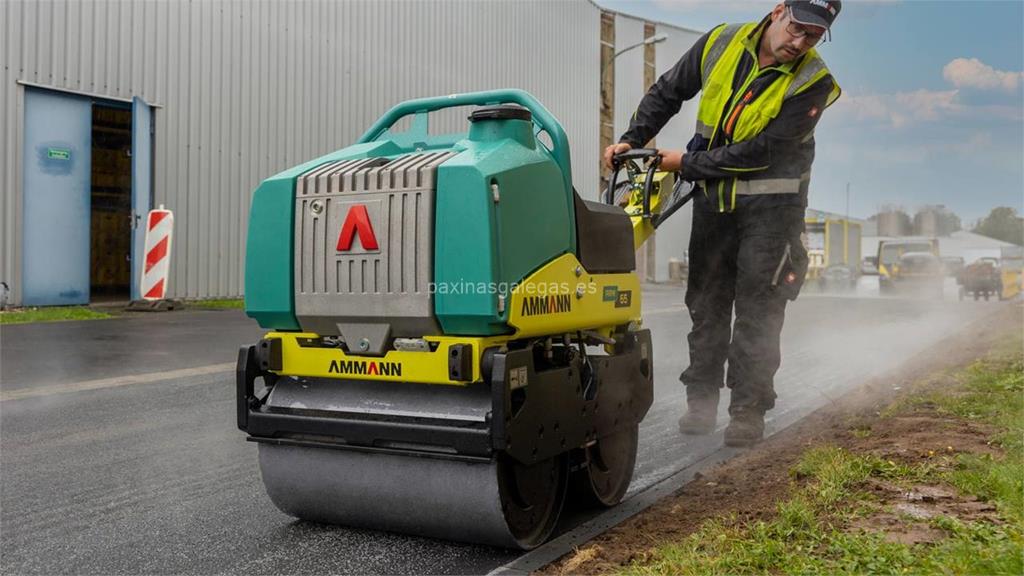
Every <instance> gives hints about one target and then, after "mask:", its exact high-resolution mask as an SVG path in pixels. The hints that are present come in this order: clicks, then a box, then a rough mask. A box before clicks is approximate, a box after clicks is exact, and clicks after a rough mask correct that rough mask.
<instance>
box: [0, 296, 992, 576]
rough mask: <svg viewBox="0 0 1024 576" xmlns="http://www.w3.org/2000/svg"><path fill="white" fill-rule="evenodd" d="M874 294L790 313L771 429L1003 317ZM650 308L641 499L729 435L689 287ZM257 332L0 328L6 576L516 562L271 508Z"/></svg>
mask: <svg viewBox="0 0 1024 576" xmlns="http://www.w3.org/2000/svg"><path fill="white" fill-rule="evenodd" d="M876 291H877V289H874V290H873V289H872V287H871V286H861V287H860V288H859V289H858V292H856V293H853V294H847V295H840V296H824V295H813V294H807V295H806V296H801V298H800V300H799V301H798V302H796V303H794V304H792V305H791V306H790V309H789V314H788V315H787V319H786V328H785V330H784V333H783V366H782V369H781V370H780V371H779V374H778V376H777V378H776V389H777V391H778V393H779V400H778V406H777V407H776V410H774V411H773V412H772V413H770V416H771V417H772V418H775V419H777V421H782V420H785V419H789V420H791V419H792V418H793V417H795V416H799V415H802V414H805V413H807V412H809V411H810V410H813V409H814V408H817V407H819V406H821V405H823V404H826V403H828V402H830V401H832V400H833V399H835V398H836V397H838V396H839V395H841V394H842V393H843V392H844V391H846V390H849V389H850V388H851V387H853V386H855V385H857V384H859V383H862V382H864V381H866V380H868V379H870V378H871V377H873V376H877V375H880V374H884V373H885V372H886V371H888V370H891V369H893V368H895V367H896V366H898V365H900V364H901V363H902V362H903V361H904V360H906V359H907V358H908V357H909V356H911V355H913V354H916V353H919V352H922V351H924V350H925V349H927V348H928V347H929V346H930V345H931V344H933V343H935V342H937V341H939V340H941V339H942V338H944V337H945V336H947V335H949V334H951V333H953V332H956V331H957V330H959V329H960V328H961V327H962V326H963V325H964V324H966V323H969V322H973V321H976V320H978V319H981V318H983V317H984V316H986V315H988V314H992V313H999V311H1000V310H1005V307H1004V306H1005V305H1002V304H999V303H994V302H992V303H985V302H981V303H975V302H956V301H950V300H947V301H944V302H937V301H932V302H919V301H911V300H903V299H883V298H878V297H877V296H876V294H875V292H876ZM644 309H645V325H646V326H647V327H649V328H651V330H652V332H653V334H654V338H655V385H656V389H655V405H654V406H653V407H652V409H651V411H650V413H649V414H648V416H647V418H646V420H645V421H644V423H643V424H642V426H641V436H640V441H641V447H640V455H639V457H638V461H637V470H636V474H635V476H634V483H633V486H632V487H631V494H634V493H636V491H638V490H641V489H643V488H645V487H648V486H651V485H652V484H654V483H655V482H657V481H658V480H660V479H662V478H665V477H666V476H668V475H669V474H671V473H672V472H674V471H675V470H678V469H680V468H682V467H683V466H686V465H688V464H691V463H693V462H695V461H696V460H698V459H699V458H700V457H701V456H703V455H706V454H709V453H711V452H713V451H715V450H716V449H717V448H719V446H720V445H721V432H720V431H719V433H718V434H716V435H714V436H710V437H702V438H692V437H683V436H680V435H679V433H678V431H677V428H676V420H677V419H678V417H679V415H680V412H681V410H682V405H683V398H684V390H683V387H682V385H681V384H680V383H679V381H678V379H677V378H678V375H679V373H680V371H681V370H682V369H683V367H685V366H686V364H687V362H688V360H687V351H686V346H685V341H686V333H687V331H688V330H689V327H690V322H689V318H688V317H687V315H686V310H685V309H684V308H683V305H682V292H681V290H680V289H678V288H674V287H668V286H652V287H649V288H646V289H645V291H644ZM260 334H261V330H260V329H259V328H258V327H257V326H256V325H255V324H254V323H253V322H251V321H249V320H247V319H246V318H244V316H242V314H241V313H239V312H237V311H225V312H190V311H186V312H171V313H165V314H154V315H141V316H134V317H130V318H123V319H116V320H101V321H90V322H64V323H55V324H36V325H13V326H3V327H2V328H0V572H3V573H5V574H27V573H36V574H38V573H45V574H142V573H146V574H171V573H173V574H220V573H231V574H234V573H246V574H313V573H317V574H319V573H329V572H330V573H360V574H466V573H469V574H476V573H485V572H488V571H489V570H491V569H492V568H495V567H498V566H500V565H502V564H505V563H506V562H509V561H510V560H513V559H514V558H515V557H516V556H517V555H516V553H515V552H511V551H506V550H499V549H493V548H486V547H480V546H472V545H464V544H457V543H449V542H442V541H437V540H431V539H425V538H416V537H409V536H401V535H395V534H387V533H379V532H370V531H360V530H350V529H346V528H341V527H334V526H325V525H319V524H313V523H309V522H299V521H296V520H294V519H292V518H290V517H288V516H285V515H284V514H282V513H280V512H278V511H277V509H275V508H274V506H273V505H272V504H271V503H270V501H269V500H268V499H267V497H266V496H265V494H264V492H263V486H262V483H261V481H260V476H259V469H258V467H257V460H256V446H255V445H254V444H252V443H249V442H245V441H244V435H243V434H242V433H241V432H240V431H238V430H237V429H236V427H235V404H234V381H233V375H232V374H231V372H230V371H229V370H230V368H223V370H221V368H218V367H217V365H225V364H226V363H230V362H233V361H234V358H235V354H236V351H237V349H238V347H239V346H241V345H243V344H247V343H251V342H252V341H254V340H256V339H257V338H258V337H259V335H260ZM211 366H212V368H210V367H211ZM204 367H206V373H200V374H198V375H191V376H182V377H175V378H170V379H163V380H160V381H155V382H152V381H151V382H149V383H137V384H133V383H132V382H133V380H132V378H133V375H139V374H149V373H153V372H164V373H167V372H170V373H172V374H181V373H188V371H187V370H183V369H189V368H197V369H199V370H198V371H197V372H202V371H203V370H202V369H203V368H204ZM126 376H127V378H121V379H120V380H119V378H120V377H126ZM83 382H84V384H81V383H83ZM90 383H91V384H90ZM79 384H81V385H80V386H79ZM89 388H94V389H89ZM12 392H16V393H17V394H15V395H13V396H12V395H11V393H12ZM727 398H728V395H727V394H726V395H725V397H724V398H723V405H722V407H721V409H722V417H721V418H720V423H721V424H722V425H723V426H724V424H725V420H726V418H725V416H724V415H725V404H726V401H725V400H726V399H727ZM769 426H770V427H771V422H769ZM562 529H563V530H564V529H565V527H563V528H562Z"/></svg>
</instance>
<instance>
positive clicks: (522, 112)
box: [469, 104, 533, 122]
mask: <svg viewBox="0 0 1024 576" xmlns="http://www.w3.org/2000/svg"><path fill="white" fill-rule="evenodd" d="M532 119H533V115H532V114H530V111H529V110H527V109H526V108H521V107H519V106H510V105H508V104H504V105H499V106H485V107H483V108H477V109H476V110H474V111H473V112H472V113H471V114H470V115H469V121H470V122H476V121H478V120H526V121H527V122H529V121H530V120H532Z"/></svg>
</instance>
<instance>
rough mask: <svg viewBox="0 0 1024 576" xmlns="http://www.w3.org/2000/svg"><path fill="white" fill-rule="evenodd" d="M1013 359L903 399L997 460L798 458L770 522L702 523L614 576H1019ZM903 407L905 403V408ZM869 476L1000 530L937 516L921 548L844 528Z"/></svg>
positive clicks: (1018, 437) (1020, 418)
mask: <svg viewBox="0 0 1024 576" xmlns="http://www.w3.org/2000/svg"><path fill="white" fill-rule="evenodd" d="M1012 348H1013V349H1014V352H1013V355H1012V356H1011V357H1010V358H1009V359H1008V358H1006V357H1005V356H1003V357H1002V358H999V359H989V360H987V361H983V362H978V363H976V364H974V365H973V366H971V367H970V368H968V369H966V370H964V371H962V372H960V373H958V374H956V375H955V376H956V377H957V378H958V380H959V381H960V386H959V387H958V389H957V390H955V391H953V392H951V393H949V392H947V393H929V394H926V395H925V396H923V397H919V398H917V399H916V400H915V401H916V402H919V403H929V405H930V406H933V407H935V408H936V409H938V410H939V411H940V412H946V413H948V414H951V415H955V416H957V417H960V418H964V419H968V420H974V421H977V422H980V423H983V424H985V425H988V426H991V427H992V429H993V430H994V431H995V433H994V436H993V439H992V441H993V443H995V444H998V445H999V446H1000V447H1001V448H1002V450H1003V454H1001V455H1000V456H998V457H992V456H989V455H978V454H962V455H959V456H957V457H956V459H955V461H954V464H955V465H954V466H952V467H949V466H945V467H943V466H939V465H937V464H936V463H934V462H930V463H927V464H921V465H917V464H914V465H910V464H903V463H898V462H893V461H890V460H885V459H882V458H879V457H877V456H873V455H869V454H855V453H851V452H849V451H847V450H844V449H843V448H840V447H836V446H821V447H816V448H812V449H811V450H809V451H807V452H806V453H805V454H804V455H803V456H802V458H801V460H800V461H799V462H798V463H797V464H796V465H795V466H794V467H793V468H792V470H791V475H792V476H793V478H794V481H795V483H794V485H793V490H794V491H793V495H792V497H790V498H789V499H788V500H786V501H784V502H781V503H779V504H778V506H777V509H776V514H775V515H774V517H772V519H770V520H764V521H758V522H746V523H744V522H739V521H737V520H736V519H735V518H734V517H730V518H722V519H717V520H712V521H709V522H707V523H705V524H704V525H703V526H702V527H701V528H700V529H699V530H698V531H697V532H695V533H693V534H690V535H689V536H688V537H686V538H685V539H684V540H682V541H681V542H676V543H672V544H669V545H665V546H662V547H660V548H658V549H656V550H654V551H653V552H652V553H651V554H649V555H647V556H646V558H645V559H644V560H641V561H637V562H635V563H634V564H633V565H631V566H629V567H627V568H626V569H625V570H624V571H623V572H622V573H623V574H629V575H647V574H679V575H683V576H685V575H694V576H697V575H704V574H722V575H726V574H729V575H731V574H763V573H772V574H775V573H779V574H823V573H827V574H1012V575H1020V574H1024V552H1022V551H1024V362H1022V358H1021V352H1020V346H1019V343H1018V344H1016V345H1015V346H1013V347H1012ZM905 406H908V405H906V404H905ZM869 478H881V479H885V480H887V481H889V482H892V483H894V484H896V485H910V484H913V483H918V482H928V483H932V484H945V485H950V486H953V487H955V488H956V489H958V490H959V491H961V492H962V493H964V494H969V495H973V496H976V497H978V498H980V499H983V500H987V501H990V502H992V503H994V504H995V505H996V508H997V510H998V514H999V519H1000V522H985V521H975V522H963V521H961V520H958V519H956V518H953V517H948V516H939V517H937V518H935V519H933V520H932V521H931V527H933V528H937V529H939V530H942V531H943V533H944V534H945V538H944V539H942V540H940V541H939V542H937V543H934V544H931V545H926V544H917V545H905V544H901V543H894V542H888V541H886V540H885V538H884V535H883V534H880V533H873V532H865V531H860V532H855V531H850V530H846V529H844V527H845V526H847V525H848V522H849V520H851V519H856V518H858V517H861V518H866V517H870V516H871V515H872V514H873V513H875V512H878V511H880V510H881V507H882V504H880V503H879V502H878V501H877V499H875V498H874V497H873V496H871V495H869V494H868V493H866V492H862V491H861V490H860V486H862V485H863V483H864V482H865V481H866V480H868V479H869Z"/></svg>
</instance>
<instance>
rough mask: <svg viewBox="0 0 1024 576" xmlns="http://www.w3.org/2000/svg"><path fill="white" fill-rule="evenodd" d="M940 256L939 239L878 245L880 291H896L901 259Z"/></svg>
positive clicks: (910, 239) (919, 239)
mask: <svg viewBox="0 0 1024 576" xmlns="http://www.w3.org/2000/svg"><path fill="white" fill-rule="evenodd" d="M912 252H915V253H928V254H932V255H934V256H935V257H936V258H938V256H939V240H938V239H937V238H899V239H893V240H883V241H882V242H879V243H878V289H879V291H880V292H881V293H883V294H888V293H891V292H893V291H894V290H895V289H896V282H898V281H899V277H900V259H901V258H903V255H904V254H908V253H912Z"/></svg>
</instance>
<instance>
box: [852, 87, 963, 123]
mask: <svg viewBox="0 0 1024 576" xmlns="http://www.w3.org/2000/svg"><path fill="white" fill-rule="evenodd" d="M957 94H958V93H957V91H956V90H940V91H935V90H917V91H914V92H897V93H895V94H865V95H861V96H854V95H852V94H845V95H843V97H842V98H840V99H839V101H838V102H836V105H835V107H834V113H836V114H841V115H844V116H847V115H849V116H852V117H853V119H854V120H856V121H858V122H871V121H875V122H880V123H882V124H886V125H889V126H891V127H893V128H902V127H904V126H907V125H908V124H911V123H914V122H922V121H928V122H935V121H938V120H941V119H943V118H944V117H947V116H950V115H953V114H957V113H960V112H962V111H963V110H964V106H963V105H962V104H961V103H960V102H959V100H958V99H957Z"/></svg>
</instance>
